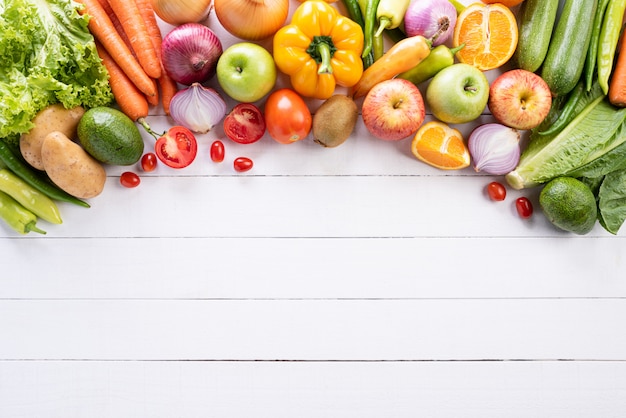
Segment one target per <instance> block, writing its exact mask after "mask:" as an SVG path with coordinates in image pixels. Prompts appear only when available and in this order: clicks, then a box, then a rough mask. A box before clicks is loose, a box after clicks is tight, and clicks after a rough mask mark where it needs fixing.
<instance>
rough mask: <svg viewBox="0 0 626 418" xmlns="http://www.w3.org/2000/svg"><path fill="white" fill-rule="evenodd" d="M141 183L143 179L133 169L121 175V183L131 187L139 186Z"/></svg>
mask: <svg viewBox="0 0 626 418" xmlns="http://www.w3.org/2000/svg"><path fill="white" fill-rule="evenodd" d="M139 183H141V179H140V178H139V176H138V175H137V174H135V173H133V172H132V171H125V172H123V173H122V175H121V176H120V184H121V185H122V186H124V187H128V188H129V189H132V188H133V187H137V186H139Z"/></svg>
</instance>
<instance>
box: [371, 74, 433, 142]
mask: <svg viewBox="0 0 626 418" xmlns="http://www.w3.org/2000/svg"><path fill="white" fill-rule="evenodd" d="M361 114H362V116H363V124H364V125H365V127H366V128H367V130H368V131H369V132H370V133H371V134H372V135H374V136H375V137H377V138H379V139H383V140H386V141H397V140H400V139H403V138H406V137H408V136H410V135H412V134H414V133H415V132H417V130H418V129H419V127H420V126H421V125H422V123H423V122H424V118H425V117H426V109H425V106H424V99H423V98H422V93H421V92H420V90H419V89H418V88H417V87H416V86H415V84H413V83H411V82H410V81H408V80H404V79H402V78H392V79H391V80H386V81H382V82H380V83H378V84H376V85H375V86H374V87H373V88H372V89H371V90H370V91H369V92H368V93H367V95H366V96H365V99H364V100H363V104H362V106H361Z"/></svg>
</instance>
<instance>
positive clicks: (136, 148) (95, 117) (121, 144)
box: [78, 106, 144, 165]
mask: <svg viewBox="0 0 626 418" xmlns="http://www.w3.org/2000/svg"><path fill="white" fill-rule="evenodd" d="M78 139H79V140H80V144H81V145H82V147H83V148H84V149H85V151H87V152H88V153H89V154H90V155H91V156H92V157H94V158H95V159H96V160H98V161H100V162H102V163H105V164H111V165H131V164H135V163H136V162H137V161H139V159H140V158H141V155H142V154H143V147H144V143H143V138H142V137H141V133H140V132H139V128H137V125H135V123H134V122H133V121H132V120H131V119H130V118H129V117H128V116H126V115H125V114H124V113H122V112H120V111H119V110H117V109H113V108H110V107H104V106H102V107H94V108H91V109H89V110H87V111H86V112H85V114H84V115H83V116H82V118H81V119H80V122H78Z"/></svg>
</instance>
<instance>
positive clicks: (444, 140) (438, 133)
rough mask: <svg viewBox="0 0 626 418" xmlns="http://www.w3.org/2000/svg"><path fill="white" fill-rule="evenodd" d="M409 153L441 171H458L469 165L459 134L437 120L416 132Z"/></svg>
mask: <svg viewBox="0 0 626 418" xmlns="http://www.w3.org/2000/svg"><path fill="white" fill-rule="evenodd" d="M411 152H412V153H413V155H414V156H415V157H416V158H417V159H418V160H421V161H423V162H425V163H426V164H429V165H432V166H433V167H437V168H440V169H442V170H459V169H462V168H465V167H467V166H469V165H470V153H469V150H468V149H467V146H466V145H465V142H464V141H463V135H461V132H459V131H458V130H457V129H454V128H451V127H450V126H448V125H447V124H445V123H443V122H440V121H437V120H434V121H430V122H427V123H425V124H423V125H422V126H421V127H420V128H419V129H418V130H417V133H416V134H415V136H414V137H413V141H412V142H411Z"/></svg>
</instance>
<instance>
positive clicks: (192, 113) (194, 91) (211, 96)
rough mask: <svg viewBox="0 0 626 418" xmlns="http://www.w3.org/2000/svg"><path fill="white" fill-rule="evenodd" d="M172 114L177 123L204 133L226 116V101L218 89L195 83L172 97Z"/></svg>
mask: <svg viewBox="0 0 626 418" xmlns="http://www.w3.org/2000/svg"><path fill="white" fill-rule="evenodd" d="M170 115H171V117H172V119H174V121H175V122H176V123H177V124H179V125H182V126H184V127H185V128H187V129H189V130H191V131H193V132H196V133H201V134H203V133H207V132H209V131H210V130H211V128H213V126H215V125H216V124H217V123H218V122H219V121H221V120H222V118H224V116H225V115H226V102H225V101H224V99H223V98H222V96H220V94H219V93H218V92H217V91H216V90H214V89H212V88H210V87H204V86H202V85H201V84H199V83H193V84H192V85H191V86H189V87H187V88H185V89H183V90H179V91H178V92H177V93H176V94H175V95H174V97H172V100H171V102H170Z"/></svg>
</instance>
